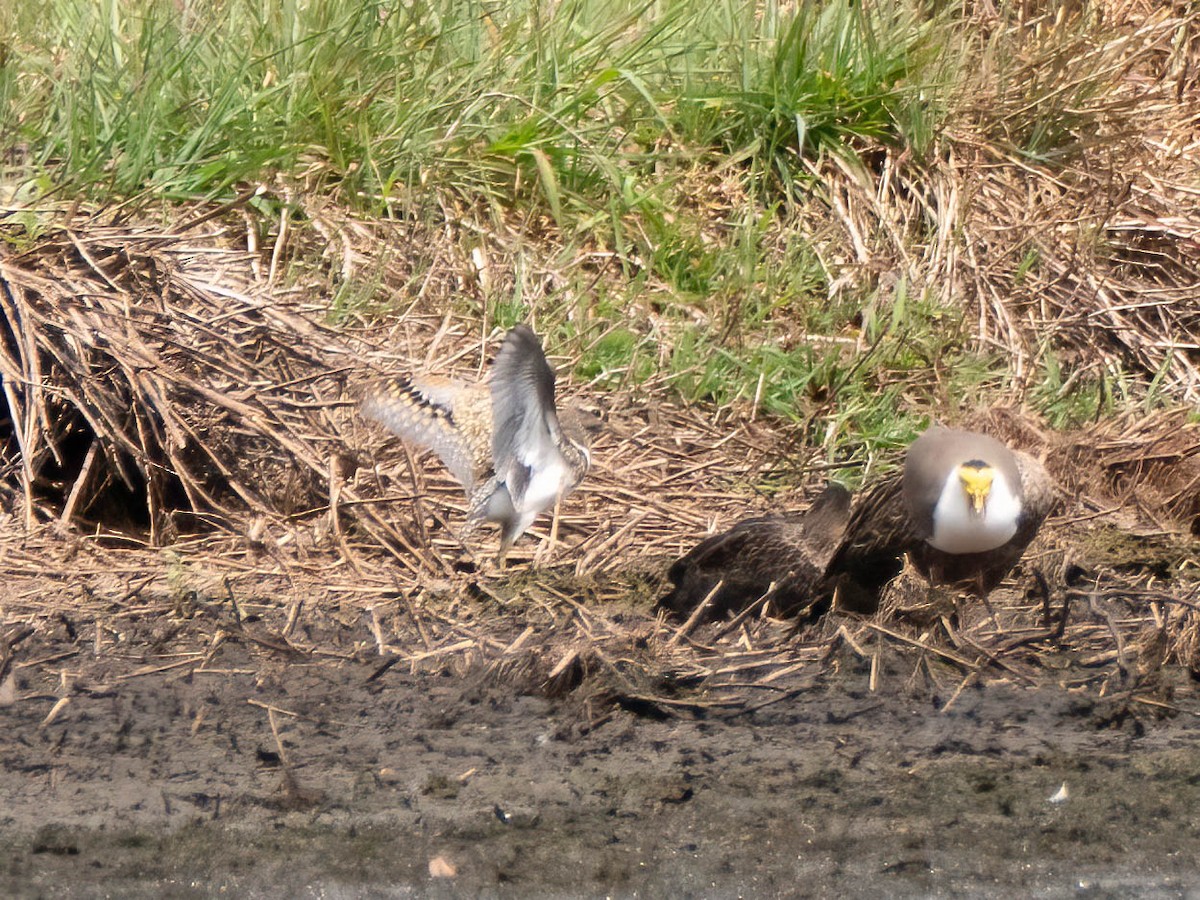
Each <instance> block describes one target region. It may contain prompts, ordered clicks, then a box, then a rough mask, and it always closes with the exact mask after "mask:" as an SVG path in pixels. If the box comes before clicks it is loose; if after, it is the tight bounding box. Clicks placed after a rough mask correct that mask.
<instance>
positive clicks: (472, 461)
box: [362, 378, 478, 495]
mask: <svg viewBox="0 0 1200 900" xmlns="http://www.w3.org/2000/svg"><path fill="white" fill-rule="evenodd" d="M446 390H447V391H449V390H450V388H448V387H447V388H446ZM436 393H437V392H436V391H434V392H433V393H430V392H428V391H426V390H425V389H423V387H422V386H420V385H418V384H414V383H413V382H412V381H410V380H409V379H407V378H396V379H393V380H391V381H388V382H386V383H384V384H381V385H379V386H378V387H376V388H374V389H372V390H371V391H369V392H368V393H367V395H366V397H365V398H364V399H363V403H362V412H363V415H365V416H367V417H368V418H370V419H374V420H375V421H376V422H378V423H380V424H381V425H383V426H384V427H385V428H387V429H389V430H390V431H393V432H395V433H396V434H398V435H400V437H402V438H404V439H405V440H408V441H411V442H412V443H414V444H416V445H418V446H420V447H425V448H428V449H429V450H432V451H433V452H434V453H436V454H437V456H438V458H439V459H440V460H441V461H442V462H443V463H444V464H445V466H446V468H447V469H449V470H450V474H451V475H453V476H454V477H455V478H456V479H457V480H458V481H459V482H460V483H461V484H462V486H463V488H464V489H465V490H466V491H467V493H468V495H469V494H470V493H471V490H472V489H473V488H474V486H475V482H476V479H477V477H478V472H477V468H478V466H477V462H476V458H475V457H476V454H475V453H473V452H472V448H471V446H470V444H469V442H468V441H467V439H466V437H465V436H464V435H463V434H462V433H461V432H460V431H459V430H458V429H457V428H456V427H455V425H454V415H453V407H452V405H451V403H450V402H448V401H446V400H440V401H439V399H437V398H436Z"/></svg>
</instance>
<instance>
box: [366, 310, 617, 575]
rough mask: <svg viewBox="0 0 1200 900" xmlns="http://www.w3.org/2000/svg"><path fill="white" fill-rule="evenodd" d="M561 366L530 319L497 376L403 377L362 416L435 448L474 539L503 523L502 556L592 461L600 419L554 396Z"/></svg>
mask: <svg viewBox="0 0 1200 900" xmlns="http://www.w3.org/2000/svg"><path fill="white" fill-rule="evenodd" d="M554 382H555V376H554V370H553V369H552V368H551V367H550V364H549V363H548V362H547V361H546V355H545V353H544V352H543V351H542V345H541V343H540V342H539V341H538V338H537V336H536V335H535V334H534V333H533V331H532V330H531V329H530V328H529V326H527V325H517V326H516V327H514V328H513V329H512V330H511V331H509V332H508V334H507V335H506V336H505V338H504V342H503V343H502V344H501V345H500V350H499V351H498V352H497V354H496V359H495V361H494V362H493V363H492V368H491V373H490V379H489V380H488V381H487V382H484V383H479V384H464V383H462V382H457V381H451V380H442V379H437V380H434V379H412V378H406V377H401V378H396V379H393V380H392V381H390V382H387V383H385V384H383V385H381V386H379V387H377V388H376V389H374V390H372V391H370V392H368V394H367V397H366V399H365V400H364V401H363V404H362V412H363V415H365V416H367V417H368V418H371V419H374V420H375V421H377V422H379V423H381V424H382V425H384V426H386V427H387V428H389V429H390V430H392V431H394V432H395V433H396V434H398V435H400V436H401V437H403V438H405V439H407V440H409V441H412V442H413V443H414V444H417V445H419V446H421V447H426V448H428V449H430V450H432V451H433V452H434V453H435V454H437V456H438V457H439V458H440V459H441V460H442V462H443V463H444V464H445V465H446V468H447V469H449V470H450V474H451V475H453V476H454V477H455V479H457V480H458V481H459V482H460V483H461V484H462V486H463V489H464V490H465V491H466V494H467V499H468V510H467V526H466V528H465V529H464V531H463V534H462V535H461V537H462V539H463V540H464V541H465V540H467V539H469V538H470V536H471V535H472V534H473V533H474V531H475V529H476V528H477V527H478V525H479V524H480V523H482V522H485V521H488V522H497V523H499V525H500V529H501V534H500V551H499V554H498V556H497V559H498V561H499V562H501V563H503V561H504V558H505V556H506V555H507V553H508V550H509V548H510V547H511V546H512V545H513V543H514V542H515V541H516V540H517V539H518V538H519V537H520V536H521V535H522V534H524V533H525V531H526V530H527V529H528V528H529V526H530V525H532V524H533V521H534V519H536V518H537V517H538V515H540V514H541V513H542V512H543V511H545V510H547V509H549V508H550V507H552V506H553V505H554V504H555V503H556V502H557V501H558V500H560V499H561V498H563V497H565V496H567V495H568V494H569V493H570V492H571V491H573V490H574V489H575V488H576V487H577V486H578V485H579V483H580V481H582V480H583V477H584V475H586V474H587V471H588V468H589V467H590V465H591V454H590V452H589V449H588V446H589V443H588V432H589V431H590V430H592V429H593V428H594V426H595V424H596V422H597V421H598V420H596V419H595V417H594V416H589V414H588V413H586V412H584V411H583V410H578V409H574V408H570V409H566V410H564V411H563V415H562V417H561V418H560V417H559V414H558V411H557V409H556V408H555V403H554Z"/></svg>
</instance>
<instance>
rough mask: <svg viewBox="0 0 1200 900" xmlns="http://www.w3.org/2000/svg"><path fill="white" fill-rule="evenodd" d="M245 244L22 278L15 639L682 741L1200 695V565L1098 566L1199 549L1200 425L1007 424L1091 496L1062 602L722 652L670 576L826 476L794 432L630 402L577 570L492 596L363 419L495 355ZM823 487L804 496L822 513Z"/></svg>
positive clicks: (46, 264)
mask: <svg viewBox="0 0 1200 900" xmlns="http://www.w3.org/2000/svg"><path fill="white" fill-rule="evenodd" d="M232 242H233V234H232V233H231V232H229V231H224V230H217V231H212V232H209V233H206V234H204V235H192V234H189V233H187V232H183V233H162V232H158V233H151V232H149V231H141V232H139V231H136V230H132V229H127V228H116V227H111V226H109V227H102V226H97V225H95V224H94V223H92V224H91V225H89V226H88V227H87V228H86V229H85V228H79V229H73V230H71V231H63V232H60V233H59V234H57V235H56V236H53V237H51V238H49V239H47V240H45V241H43V242H41V243H39V244H38V245H37V246H36V247H33V248H31V249H29V250H26V251H25V252H23V253H19V254H17V253H12V252H7V253H6V255H5V257H4V259H3V262H0V296H2V297H3V305H4V310H5V319H6V332H5V336H4V341H3V354H2V358H3V365H4V392H5V398H6V401H7V404H8V408H9V411H10V416H11V418H10V423H11V425H10V429H9V433H8V435H7V436H6V443H5V447H6V450H5V453H6V457H5V461H4V462H5V467H6V471H7V473H8V476H7V485H8V490H9V492H10V494H11V496H12V497H13V498H14V503H13V506H12V509H13V514H12V515H10V517H9V521H8V527H7V528H6V532H5V544H6V548H7V549H6V554H5V562H4V563H3V569H4V571H5V573H6V577H7V578H9V579H10V593H9V595H8V599H7V600H6V601H5V602H4V604H3V614H4V619H5V621H6V622H7V623H8V624H9V626H10V627H17V628H24V627H26V626H29V625H33V626H36V627H37V628H39V629H41V630H43V631H49V632H64V633H69V634H70V635H72V636H73V638H72V640H73V642H74V644H75V645H76V646H77V648H78V649H77V650H76V651H74V652H77V653H89V654H96V655H98V656H101V657H102V656H104V655H105V654H106V653H107V652H109V651H111V650H112V649H113V648H117V647H121V648H123V649H125V650H128V649H131V646H132V645H133V644H136V643H137V642H139V641H149V645H148V646H149V647H150V652H149V656H148V657H147V656H145V654H143V657H144V658H146V659H147V660H148V661H147V662H146V663H145V665H144V666H143V667H142V668H143V669H145V668H146V667H150V668H155V667H161V666H172V667H173V666H177V665H178V666H184V665H194V666H201V667H202V666H203V665H204V664H205V663H204V661H205V659H206V658H210V657H211V650H212V648H213V647H214V646H217V645H219V644H220V643H222V642H224V641H227V640H241V641H244V642H247V643H248V644H250V645H251V646H253V647H254V648H255V649H256V651H257V652H261V653H265V654H268V655H272V656H274V655H279V654H282V655H284V656H285V657H288V658H291V657H295V658H309V659H320V658H333V659H337V658H341V659H357V660H360V661H369V660H371V659H375V660H377V661H378V665H379V666H380V667H382V668H381V671H382V669H385V668H386V667H388V666H391V665H404V666H406V667H413V668H418V669H429V668H435V669H440V670H448V671H454V672H458V673H460V674H467V673H471V672H474V673H479V672H484V673H487V674H488V676H490V677H497V678H503V679H505V680H506V681H510V682H512V683H514V684H516V685H519V686H521V687H522V688H525V689H532V690H540V691H545V692H548V693H555V694H561V693H566V692H570V691H575V690H577V689H580V688H584V690H582V692H581V693H580V694H579V696H581V697H592V698H593V699H595V698H596V697H604V698H608V699H616V700H618V701H619V702H621V703H624V704H626V705H630V706H633V707H635V708H638V709H641V710H643V711H655V712H654V714H665V713H669V712H670V711H672V710H674V709H676V708H677V707H686V708H690V709H693V710H700V709H704V710H709V711H710V712H719V711H722V710H724V711H725V712H726V713H728V714H738V713H739V711H741V712H744V711H745V710H747V709H751V708H755V707H756V706H758V705H761V704H763V703H769V702H772V701H779V700H783V699H787V698H788V697H790V696H793V695H794V693H793V692H795V691H797V690H802V689H803V688H802V687H797V686H796V685H797V684H798V683H801V684H802V683H803V682H804V680H805V679H811V678H816V677H820V673H827V672H829V671H830V666H834V667H835V668H836V667H842V666H844V665H847V664H848V665H851V666H862V667H864V672H865V673H866V674H867V675H868V677H877V674H876V675H872V674H871V673H872V672H873V671H874V670H876V669H877V668H878V666H879V665H880V659H881V658H883V657H884V656H886V655H888V654H894V653H896V652H899V653H900V654H901V655H902V656H903V657H905V658H909V659H911V660H912V661H913V662H912V664H913V666H914V667H915V668H914V669H913V672H914V674H916V673H924V675H923V677H927V678H930V679H933V681H934V682H935V683H936V684H938V685H940V686H941V687H942V688H943V689H944V691H945V693H946V696H947V697H948V698H950V699H952V697H953V695H954V690H955V687H954V685H956V684H967V683H969V682H970V681H972V680H974V679H978V678H980V677H985V676H986V677H1001V678H1009V679H1015V680H1017V681H1020V682H1033V681H1037V680H1039V679H1044V678H1046V677H1057V676H1058V669H1057V665H1058V662H1057V661H1058V660H1060V659H1061V658H1062V656H1063V655H1064V654H1065V655H1069V656H1071V657H1072V658H1074V659H1075V660H1076V661H1077V663H1078V668H1077V669H1075V670H1072V674H1071V675H1070V678H1069V679H1068V680H1069V681H1071V682H1072V683H1080V684H1093V685H1101V686H1103V687H1104V689H1105V690H1116V689H1118V688H1120V690H1125V691H1132V692H1134V694H1136V696H1138V697H1141V698H1142V699H1143V700H1144V701H1145V702H1152V703H1156V704H1168V705H1169V701H1168V700H1167V699H1164V698H1165V697H1167V694H1164V693H1163V691H1164V690H1167V689H1166V688H1164V687H1163V685H1164V682H1163V680H1162V672H1161V668H1162V665H1163V664H1165V663H1168V662H1170V663H1181V664H1182V665H1184V666H1185V667H1187V668H1188V669H1190V670H1191V671H1194V672H1195V671H1200V656H1197V652H1198V651H1197V647H1198V646H1200V638H1198V637H1197V635H1198V633H1200V605H1198V604H1200V596H1198V595H1197V590H1196V580H1195V566H1196V561H1195V556H1194V553H1193V554H1192V555H1191V556H1190V557H1189V556H1188V553H1189V551H1188V550H1187V547H1188V546H1190V547H1191V548H1192V550H1193V551H1194V544H1190V545H1189V544H1185V545H1184V549H1183V551H1182V553H1181V554H1180V555H1179V557H1178V558H1177V560H1176V562H1175V564H1173V571H1172V572H1171V573H1170V574H1171V575H1172V578H1171V579H1170V580H1169V581H1163V580H1162V575H1161V574H1154V573H1151V572H1150V571H1149V570H1142V571H1136V570H1135V571H1130V570H1129V569H1125V570H1123V571H1115V570H1112V569H1111V568H1109V567H1107V566H1106V564H1105V560H1104V559H1103V558H1100V559H1094V558H1087V556H1086V554H1082V553H1081V552H1080V551H1079V548H1080V547H1081V546H1083V545H1084V543H1085V542H1084V541H1083V540H1082V536H1083V535H1084V534H1085V533H1086V532H1088V531H1090V530H1092V529H1095V528H1100V527H1110V528H1111V527H1114V525H1113V524H1111V523H1114V522H1115V523H1116V526H1115V527H1118V528H1120V529H1122V531H1123V532H1127V533H1134V534H1142V535H1151V536H1152V535H1154V534H1162V533H1164V532H1172V533H1177V534H1179V535H1182V536H1186V535H1189V534H1190V533H1191V532H1192V531H1193V530H1194V528H1195V520H1196V514H1197V510H1196V500H1195V497H1196V491H1195V485H1196V479H1197V472H1198V471H1200V431H1198V429H1200V425H1197V424H1196V423H1194V422H1193V423H1189V421H1188V416H1187V415H1186V413H1185V412H1171V413H1162V414H1159V415H1156V416H1153V417H1146V418H1138V419H1128V420H1114V421H1111V422H1106V423H1103V424H1101V425H1097V426H1096V427H1094V428H1091V429H1088V430H1087V431H1086V433H1082V432H1081V433H1075V434H1065V435H1063V434H1054V433H1051V432H1049V431H1048V430H1047V429H1046V428H1045V427H1044V426H1043V425H1042V424H1041V423H1039V422H1038V421H1037V420H1036V419H1034V418H1031V417H1030V416H1029V415H1027V414H1024V413H1021V412H1018V411H1016V410H1014V409H995V410H992V411H991V412H989V413H987V414H986V415H985V416H983V417H982V419H981V421H980V422H978V423H976V424H979V425H981V426H983V427H985V428H987V429H988V430H991V431H993V432H994V433H997V434H999V435H1001V436H1003V437H1006V438H1007V439H1009V440H1010V441H1012V442H1013V443H1014V444H1015V445H1017V446H1021V447H1023V448H1025V449H1028V450H1031V451H1033V452H1035V453H1038V454H1040V455H1042V456H1043V457H1044V458H1045V459H1046V460H1047V464H1048V466H1049V467H1050V468H1051V471H1052V472H1054V473H1055V475H1056V476H1057V478H1058V480H1059V482H1060V484H1061V485H1062V487H1063V489H1064V491H1065V493H1066V494H1067V495H1068V496H1069V497H1070V500H1071V502H1070V503H1069V504H1068V505H1067V510H1066V513H1065V514H1064V515H1063V516H1062V517H1060V518H1059V519H1058V520H1057V521H1055V522H1054V523H1052V525H1051V527H1049V528H1048V529H1047V531H1046V534H1045V536H1044V538H1043V539H1042V540H1040V541H1039V542H1038V544H1037V545H1036V549H1035V550H1034V551H1033V552H1032V553H1031V554H1030V556H1029V557H1028V559H1027V563H1026V565H1025V578H1024V580H1023V581H1022V582H1021V584H1024V585H1026V586H1030V585H1032V586H1033V588H1032V589H1031V592H1030V593H1028V594H1023V593H1021V591H1019V590H1017V591H1012V592H1010V593H1009V594H1008V595H1007V597H1006V600H1004V601H1002V602H1001V603H999V604H997V605H998V606H999V607H1000V608H1001V610H1002V612H1001V618H1002V622H1003V628H1002V629H1001V630H999V631H996V630H994V629H993V628H992V626H991V624H990V623H989V622H986V621H985V620H983V619H982V618H978V619H977V618H975V616H974V615H973V614H972V615H971V616H970V617H969V618H968V620H967V621H964V622H962V623H955V622H954V620H953V619H952V618H951V612H952V610H950V609H949V608H946V607H942V606H938V604H937V602H934V603H933V605H932V606H931V605H930V603H931V601H930V598H928V597H927V596H926V597H924V598H922V597H917V598H916V600H915V601H913V598H912V597H910V598H908V600H904V599H903V598H901V599H900V600H898V601H896V602H894V603H892V604H890V606H889V607H888V610H889V611H890V612H889V613H885V614H883V615H881V616H879V617H876V618H874V619H871V620H860V619H857V618H854V617H849V618H846V617H841V616H837V615H835V616H832V617H829V618H828V619H826V620H824V621H821V622H816V623H809V624H807V625H802V627H800V628H799V630H797V629H796V627H795V626H794V625H793V624H792V623H787V622H780V621H778V620H774V619H771V618H764V617H759V616H757V615H751V616H745V617H742V618H741V619H740V620H735V621H733V622H727V623H721V624H717V625H711V626H702V627H700V628H692V627H691V626H687V625H681V624H680V623H678V622H672V621H667V620H664V619H661V618H656V617H654V616H653V615H652V614H651V612H650V607H651V603H652V601H653V600H654V598H655V597H656V596H657V595H658V593H659V592H660V591H661V590H662V587H663V585H662V573H663V571H664V570H665V567H666V565H667V563H668V562H669V560H670V559H671V558H672V557H673V556H675V555H677V554H679V553H680V552H682V551H684V550H686V549H687V548H689V547H690V546H691V545H692V544H693V543H694V542H695V541H696V540H698V539H699V538H700V537H701V536H703V535H704V534H705V533H708V532H710V531H711V530H712V529H713V528H716V527H725V526H728V525H729V524H730V523H731V522H732V521H734V520H735V519H736V518H739V517H741V516H743V515H745V514H747V513H749V512H754V511H758V510H761V509H763V508H765V507H766V506H767V505H768V499H767V498H766V496H765V495H760V496H759V497H758V498H757V499H755V495H754V492H753V487H754V485H755V484H758V483H761V482H762V480H763V478H764V475H765V473H767V472H769V471H771V470H772V469H779V468H785V467H789V466H792V467H799V466H800V465H802V464H803V463H804V461H803V459H802V458H795V457H792V456H788V455H785V454H784V453H783V452H782V448H783V447H785V446H786V442H785V435H784V433H783V431H782V429H780V428H779V427H777V426H772V425H770V424H764V423H751V422H748V421H745V420H738V419H737V418H735V417H733V416H732V415H731V411H729V410H725V411H719V412H717V413H716V414H714V415H713V416H712V417H711V418H709V417H706V416H705V415H704V414H703V413H702V412H700V411H699V410H697V409H691V410H687V409H681V408H679V407H678V406H676V405H673V404H672V403H671V402H670V400H669V399H668V398H666V397H664V396H651V397H646V396H642V397H633V396H622V397H619V398H618V397H612V396H610V397H602V398H600V399H601V400H602V402H605V403H606V404H607V405H608V406H609V411H608V420H609V424H610V426H611V427H610V430H609V432H608V433H607V434H606V435H605V436H604V437H603V438H602V440H601V442H600V443H599V445H598V446H597V447H596V459H597V461H596V466H595V469H594V471H593V474H592V476H591V477H590V478H589V479H588V481H587V482H586V483H585V485H584V486H583V487H582V488H581V489H580V491H579V492H578V494H577V495H576V496H575V497H573V498H572V500H571V501H570V502H569V503H568V504H567V505H566V507H565V509H564V510H563V516H562V522H561V528H560V536H561V544H560V546H557V547H547V546H546V545H545V542H544V540H541V538H542V537H543V535H544V531H543V530H538V529H535V534H536V535H537V537H538V539H539V540H536V541H535V540H529V539H527V540H526V542H524V543H523V544H522V545H521V546H520V547H518V550H525V551H526V553H531V552H532V553H534V558H533V563H534V565H533V568H529V569H525V568H518V569H517V570H516V571H512V572H509V573H495V572H487V573H484V574H482V575H480V574H477V573H474V572H465V573H464V572H462V571H460V569H461V566H460V565H459V558H460V555H461V551H462V548H461V547H460V546H459V545H458V543H457V541H456V540H455V539H454V537H453V534H454V530H455V528H456V527H457V525H458V524H459V523H460V522H461V516H462V498H461V492H460V491H459V489H458V487H457V486H456V485H455V484H454V483H453V482H452V481H451V480H449V479H448V478H447V477H446V476H445V474H444V473H443V472H442V471H441V469H440V466H438V465H437V464H436V462H431V461H430V460H428V459H426V458H425V457H423V456H417V457H413V456H410V455H409V453H408V451H406V450H405V448H403V446H402V445H401V444H400V443H399V442H398V441H396V440H394V439H391V438H388V437H387V436H386V435H384V434H382V433H381V432H380V431H378V430H377V429H375V428H373V427H371V426H368V425H366V424H365V423H363V422H362V421H360V420H359V419H358V418H357V417H356V415H355V413H354V401H353V397H352V394H353V388H354V385H355V384H356V383H357V382H359V381H360V380H361V379H365V378H369V377H373V376H374V375H376V374H378V373H379V372H381V371H388V370H391V369H394V368H395V367H396V366H399V365H402V364H405V365H407V366H408V367H412V368H423V367H427V368H430V369H437V370H443V371H444V370H446V369H454V368H459V369H460V370H461V369H467V370H471V369H476V370H477V369H478V367H479V366H480V364H481V361H482V358H483V357H482V355H481V354H480V349H479V348H480V343H479V340H478V338H477V337H472V336H470V335H468V334H466V333H465V330H464V329H463V328H462V327H461V325H459V324H458V323H457V322H456V321H455V320H454V319H453V318H450V317H443V318H441V319H434V318H432V317H421V316H420V315H418V314H417V313H416V312H411V313H410V314H409V315H407V316H405V317H403V318H401V319H400V320H398V321H397V323H396V325H395V327H394V328H393V329H392V330H390V331H375V332H368V331H366V330H355V329H346V330H341V329H337V330H335V329H331V328H328V327H325V326H323V325H322V324H321V310H322V306H321V304H320V302H315V303H314V302H311V301H308V300H306V299H305V298H304V296H303V294H302V293H301V292H299V291H278V290H272V286H271V285H270V284H269V282H268V281H267V280H265V279H261V278H259V277H256V274H255V268H254V258H253V257H252V256H251V255H249V254H247V253H245V252H244V251H241V250H237V249H234V248H233V247H232V246H231V244H232ZM564 387H565V388H567V389H568V390H570V388H569V386H567V385H565V384H564ZM810 462H811V461H810ZM820 469H821V467H820V466H819V465H811V467H810V468H809V470H808V471H807V472H806V473H801V472H799V471H797V472H796V473H795V474H796V476H797V480H800V481H803V482H805V483H808V484H810V485H815V484H817V483H819V481H820V480H821V472H820ZM769 502H770V503H771V504H780V503H797V502H801V501H800V498H799V497H782V498H781V497H776V498H772V499H771V500H770V501H769ZM539 525H540V526H541V528H543V529H544V527H545V523H539ZM160 548H161V549H160ZM535 551H536V552H535ZM55 584H57V585H58V587H57V588H55V587H53V585H55ZM1039 586H1040V587H1039ZM897 590H901V588H897ZM24 633H25V632H22V633H21V634H22V635H24ZM85 647H86V648H88V649H86V650H85V649H84V648H85ZM147 670H148V669H147ZM155 670H157V669H155ZM137 671H141V669H134V670H132V671H127V672H126V673H125V676H122V677H128V676H133V675H135V674H136V672H137ZM797 678H799V679H800V681H799V682H797V681H796V679H797ZM1168 693H1169V692H1168ZM1134 694H1131V696H1133V695H1134ZM604 708H605V704H600V705H598V706H596V707H595V710H596V711H595V713H594V714H595V716H598V717H602V716H603V712H602V710H603V709H604Z"/></svg>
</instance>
